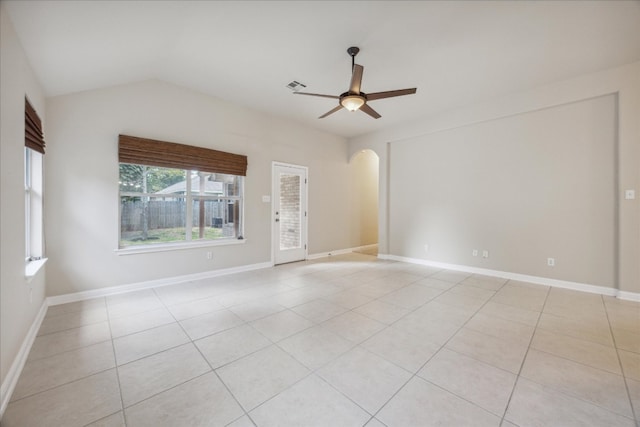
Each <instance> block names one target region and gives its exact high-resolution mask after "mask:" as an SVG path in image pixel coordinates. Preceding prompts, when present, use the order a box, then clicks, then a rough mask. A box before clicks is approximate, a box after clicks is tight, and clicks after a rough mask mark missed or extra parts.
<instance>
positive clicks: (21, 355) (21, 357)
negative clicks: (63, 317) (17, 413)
mask: <svg viewBox="0 0 640 427" xmlns="http://www.w3.org/2000/svg"><path fill="white" fill-rule="evenodd" d="M47 307H48V305H47V301H46V300H45V301H43V302H42V305H41V306H40V311H38V314H37V315H36V318H35V319H34V320H33V323H32V324H31V327H30V328H29V332H27V336H26V337H25V338H24V341H22V345H21V346H20V350H19V351H18V354H17V355H16V357H15V359H13V363H12V364H11V367H10V368H9V372H7V376H6V377H5V379H4V381H3V382H2V386H0V419H2V416H3V415H4V411H5V410H6V409H7V405H8V404H9V400H10V399H11V395H12V394H13V390H14V389H15V388H16V384H17V383H18V378H20V374H21V373H22V369H23V368H24V364H25V363H26V361H27V356H29V352H30V351H31V346H32V345H33V341H35V339H36V335H38V330H39V329H40V325H41V324H42V320H43V319H44V316H45V314H47Z"/></svg>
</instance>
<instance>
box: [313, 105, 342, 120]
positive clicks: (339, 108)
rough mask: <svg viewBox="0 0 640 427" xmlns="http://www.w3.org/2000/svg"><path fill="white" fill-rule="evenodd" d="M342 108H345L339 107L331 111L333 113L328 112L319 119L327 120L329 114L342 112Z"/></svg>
mask: <svg viewBox="0 0 640 427" xmlns="http://www.w3.org/2000/svg"><path fill="white" fill-rule="evenodd" d="M342 108H343V107H342V105H338V106H337V107H336V108H334V109H333V110H331V111H328V112H326V113H324V114H323V115H321V116H320V117H318V118H319V119H324V118H325V117H327V116H328V115H329V114H333V113H335V112H336V111H338V110H342Z"/></svg>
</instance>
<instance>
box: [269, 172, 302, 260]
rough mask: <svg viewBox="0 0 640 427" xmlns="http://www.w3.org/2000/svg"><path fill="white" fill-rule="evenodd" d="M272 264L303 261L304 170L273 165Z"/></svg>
mask: <svg viewBox="0 0 640 427" xmlns="http://www.w3.org/2000/svg"><path fill="white" fill-rule="evenodd" d="M273 253H274V257H273V258H274V263H275V264H284V263H286V262H293V261H302V260H304V259H306V258H307V168H306V167H304V166H295V165H287V164H282V163H274V164H273Z"/></svg>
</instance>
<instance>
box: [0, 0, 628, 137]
mask: <svg viewBox="0 0 640 427" xmlns="http://www.w3.org/2000/svg"><path fill="white" fill-rule="evenodd" d="M3 3H5V6H6V8H7V11H8V12H9V15H10V17H11V20H12V22H13V24H14V26H15V28H16V31H17V33H18V36H19V37H20V40H21V42H22V44H23V47H24V49H25V51H26V54H27V56H28V58H29V60H30V62H31V64H32V66H33V68H34V70H35V72H36V75H37V76H38V78H39V80H40V82H41V83H42V85H43V87H44V90H45V92H46V94H47V96H57V95H63V94H68V93H73V92H78V91H84V90H91V89H96V88H101V87H107V86H112V85H117V84H122V83H128V82H134V81H141V80H146V79H161V80H164V81H167V82H171V83H175V84H178V85H182V86H185V87H188V88H192V89H194V90H197V91H200V92H203V93H206V94H210V95H213V96H215V97H218V98H221V99H225V100H228V101H231V102H234V103H236V104H240V105H243V106H246V107H250V108H253V109H257V110H261V111H265V112H269V113H271V114H276V115H279V116H282V117H285V118H288V119H291V120H295V121H298V122H302V123H305V124H308V125H310V126H314V127H316V128H319V129H322V130H325V131H327V132H332V133H335V134H338V135H342V136H345V137H352V136H356V135H360V134H364V133H368V132H372V131H376V130H380V129H382V128H384V127H385V126H390V125H396V124H398V123H401V122H403V121H411V120H415V119H417V118H419V117H422V116H428V115H430V114H434V113H436V112H440V111H445V110H450V109H453V108H456V107H459V106H464V105H468V104H471V103H476V102H482V101H485V100H489V99H492V98H496V97H500V96H504V95H506V94H509V93H513V92H517V91H522V90H527V89H529V88H532V87H535V86H539V85H543V84H546V83H550V82H553V81H558V80H562V79H566V78H570V77H573V76H576V75H579V74H585V73H590V72H595V71H598V70H602V69H606V68H610V67H614V66H618V65H622V64H627V63H631V62H634V61H638V60H640V1H635V0H634V1H468V2H467V1H340V2H338V1H295V2H294V1H233V2H232V1H88V0H85V1H54V0H46V1H3ZM350 46H358V47H360V49H361V51H360V54H359V55H358V56H357V58H356V62H357V63H359V64H361V65H363V66H364V78H363V83H362V90H363V91H365V92H378V91H384V90H391V89H401V88H409V87H417V88H418V92H417V94H415V95H409V96H403V97H399V98H393V99H384V100H378V101H373V102H371V106H372V107H374V108H375V109H376V110H377V111H378V112H379V113H380V114H381V115H382V118H380V119H378V120H374V119H372V118H371V117H369V116H367V115H366V114H364V113H362V112H355V113H351V112H348V111H346V110H342V111H339V112H337V113H335V114H333V115H331V116H329V117H327V118H325V119H321V120H320V119H318V118H317V117H318V116H320V115H321V114H323V113H325V112H327V111H328V110H330V109H331V108H333V107H334V106H336V105H337V101H336V100H333V99H325V98H312V97H304V96H293V95H292V92H291V90H289V89H288V88H287V87H286V86H287V84H288V83H289V82H291V81H292V80H297V81H299V82H301V83H304V84H305V85H307V88H306V89H305V90H306V91H308V92H316V93H327V94H335V95H337V94H340V93H341V92H344V91H346V90H347V89H348V84H349V79H350V74H351V60H350V57H349V56H348V54H347V52H346V49H347V48H348V47H350Z"/></svg>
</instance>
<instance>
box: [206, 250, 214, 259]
mask: <svg viewBox="0 0 640 427" xmlns="http://www.w3.org/2000/svg"><path fill="white" fill-rule="evenodd" d="M212 258H213V252H211V251H207V259H212Z"/></svg>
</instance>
